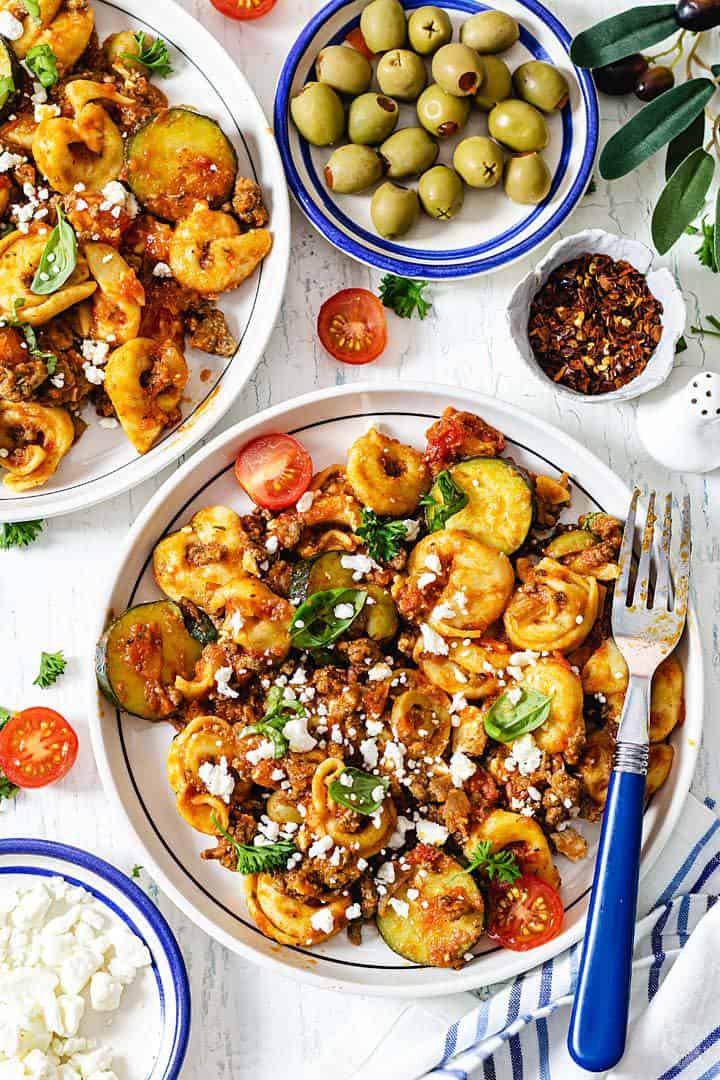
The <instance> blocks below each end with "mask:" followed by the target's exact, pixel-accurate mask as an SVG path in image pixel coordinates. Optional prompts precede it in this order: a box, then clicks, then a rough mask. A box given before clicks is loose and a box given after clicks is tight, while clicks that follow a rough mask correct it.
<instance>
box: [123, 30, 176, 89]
mask: <svg viewBox="0 0 720 1080" xmlns="http://www.w3.org/2000/svg"><path fill="white" fill-rule="evenodd" d="M135 40H136V41H137V43H138V47H139V49H140V52H139V53H137V54H135V53H120V55H121V56H122V58H123V59H124V60H136V61H137V62H138V63H139V64H142V65H143V67H146V68H147V69H148V71H152V72H154V73H155V74H156V75H159V76H160V78H161V79H167V77H168V75H172V73H173V66H172V64H171V63H170V53H169V52H168V47H167V45H166V44H165V42H164V41H163V39H162V38H155V40H154V41H152V40H151V42H150V43H149V44H146V42H145V34H144V33H143V32H142V30H139V31H138V33H137V34H136V35H135Z"/></svg>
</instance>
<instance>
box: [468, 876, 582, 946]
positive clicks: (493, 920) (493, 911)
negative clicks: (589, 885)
mask: <svg viewBox="0 0 720 1080" xmlns="http://www.w3.org/2000/svg"><path fill="white" fill-rule="evenodd" d="M564 917H565V912H564V910H563V905H562V900H561V899H560V896H559V894H558V893H557V891H556V890H555V889H553V887H552V885H547V884H546V883H545V882H544V881H541V880H540V878H538V877H535V875H534V874H523V875H522V877H519V878H518V879H517V881H514V882H513V883H512V885H493V886H492V887H491V889H490V895H489V897H488V924H487V934H488V937H491V938H494V940H495V941H498V942H499V943H500V944H501V945H503V946H504V947H505V948H506V949H512V950H513V951H515V952H525V950H526V949H534V948H536V947H537V946H538V945H544V944H545V943H546V942H547V941H552V939H553V938H555V937H557V936H558V934H559V933H560V931H561V930H562V924H563V919H564Z"/></svg>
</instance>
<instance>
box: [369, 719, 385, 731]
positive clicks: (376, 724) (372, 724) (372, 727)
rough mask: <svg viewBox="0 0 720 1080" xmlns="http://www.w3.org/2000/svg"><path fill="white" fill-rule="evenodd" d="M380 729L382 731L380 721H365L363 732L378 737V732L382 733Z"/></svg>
mask: <svg viewBox="0 0 720 1080" xmlns="http://www.w3.org/2000/svg"><path fill="white" fill-rule="evenodd" d="M382 729H383V722H382V720H366V721H365V730H366V731H367V733H368V735H379V734H380V732H381V731H382Z"/></svg>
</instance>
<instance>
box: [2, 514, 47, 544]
mask: <svg viewBox="0 0 720 1080" xmlns="http://www.w3.org/2000/svg"><path fill="white" fill-rule="evenodd" d="M44 525H45V523H44V522H43V521H15V522H6V523H5V524H4V525H0V551H7V550H8V549H9V548H14V547H17V548H24V547H28V546H29V545H30V544H34V543H35V541H36V540H37V538H38V536H39V535H40V533H41V532H42V531H43V528H44Z"/></svg>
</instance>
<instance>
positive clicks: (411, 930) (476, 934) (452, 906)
mask: <svg viewBox="0 0 720 1080" xmlns="http://www.w3.org/2000/svg"><path fill="white" fill-rule="evenodd" d="M402 863H403V865H406V864H408V863H409V864H410V869H409V870H403V869H400V870H398V871H396V873H397V883H396V885H395V886H394V887H393V889H392V891H391V892H390V893H389V894H388V895H387V896H386V897H383V901H382V904H381V906H380V910H379V912H378V915H377V920H376V921H377V927H378V930H379V931H380V934H381V935H382V938H383V940H384V941H385V944H386V945H388V946H389V947H390V948H391V949H392V950H393V952H396V953H398V955H399V956H404V957H405V959H406V960H412V961H413V962H414V963H416V964H428V965H430V966H431V967H460V966H461V965H462V963H463V959H464V957H465V954H466V953H467V952H468V950H469V949H472V947H473V946H474V945H475V944H477V942H478V940H479V939H480V937H481V936H482V932H483V928H484V925H485V907H484V904H483V898H482V893H481V892H480V889H479V888H478V886H477V885H476V883H475V881H474V880H473V878H472V875H471V874H466V873H464V872H463V867H462V866H461V865H460V863H459V862H457V860H456V859H453V858H451V857H450V856H449V855H446V854H445V852H444V851H441V850H440V849H439V848H434V847H431V846H430V845H429V844H418V846H417V847H416V848H414V849H413V850H412V851H411V852H409V853H408V854H407V855H406V856H404V857H403V859H402ZM409 891H411V892H412V897H413V899H411V898H410V897H409V896H408V892H409ZM393 901H395V904H393ZM423 905H425V906H423Z"/></svg>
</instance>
